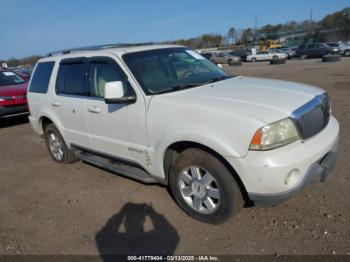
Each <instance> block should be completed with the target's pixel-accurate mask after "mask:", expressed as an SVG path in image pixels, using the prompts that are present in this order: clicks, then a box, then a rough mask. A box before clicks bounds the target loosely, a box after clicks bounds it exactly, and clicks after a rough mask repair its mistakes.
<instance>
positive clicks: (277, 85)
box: [154, 76, 325, 123]
mask: <svg viewBox="0 0 350 262" xmlns="http://www.w3.org/2000/svg"><path fill="white" fill-rule="evenodd" d="M324 92H325V91H324V90H322V89H320V88H317V87H314V86H310V85H306V84H300V83H295V82H289V81H281V80H272V79H263V78H253V77H242V76H238V77H234V78H230V79H227V80H223V81H219V82H216V83H213V84H208V85H204V86H199V87H196V88H192V89H187V90H182V91H178V92H173V93H169V94H164V95H159V96H156V97H155V98H154V100H155V101H154V102H156V100H158V99H159V100H163V99H171V100H172V101H173V102H174V100H177V103H178V104H180V105H181V110H187V109H188V110H190V107H191V106H196V107H199V106H200V107H202V108H203V112H205V110H206V109H207V110H210V109H215V110H225V111H231V112H232V113H233V114H238V115H240V116H246V117H252V118H255V119H258V120H261V121H263V122H265V123H271V122H274V121H277V120H280V119H283V118H286V117H289V116H290V115H291V113H292V112H293V111H295V110H296V109H297V108H299V107H300V106H302V105H304V104H306V103H307V102H308V101H310V100H311V99H313V98H314V97H315V96H316V95H319V94H322V93H324Z"/></svg>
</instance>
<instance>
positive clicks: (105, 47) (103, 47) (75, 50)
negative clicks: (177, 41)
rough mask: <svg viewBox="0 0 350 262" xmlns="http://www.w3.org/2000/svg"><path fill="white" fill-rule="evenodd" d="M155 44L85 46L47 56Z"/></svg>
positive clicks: (151, 43)
mask: <svg viewBox="0 0 350 262" xmlns="http://www.w3.org/2000/svg"><path fill="white" fill-rule="evenodd" d="M153 44H154V42H147V43H119V44H104V45H92V46H83V47H75V48H68V49H63V50H59V51H54V52H50V53H48V54H47V55H46V56H54V55H66V54H70V53H72V52H79V51H89V50H90V51H96V50H102V49H109V48H117V47H132V46H143V45H153Z"/></svg>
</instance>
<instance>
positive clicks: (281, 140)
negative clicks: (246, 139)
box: [249, 118, 299, 150]
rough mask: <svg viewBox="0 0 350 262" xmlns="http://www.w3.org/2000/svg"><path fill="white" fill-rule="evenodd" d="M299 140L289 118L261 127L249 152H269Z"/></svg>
mask: <svg viewBox="0 0 350 262" xmlns="http://www.w3.org/2000/svg"><path fill="white" fill-rule="evenodd" d="M298 139H299V134H298V131H297V129H296V127H295V125H294V123H293V121H292V120H291V119H290V118H286V119H283V120H280V121H277V122H274V123H272V124H268V125H266V126H263V127H262V128H260V129H259V130H258V131H256V133H255V135H254V136H253V139H252V142H251V143H250V147H249V149H250V150H270V149H274V148H277V147H281V146H284V145H287V144H290V143H292V142H294V141H296V140H298Z"/></svg>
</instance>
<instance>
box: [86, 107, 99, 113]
mask: <svg viewBox="0 0 350 262" xmlns="http://www.w3.org/2000/svg"><path fill="white" fill-rule="evenodd" d="M88 110H89V112H91V113H100V112H101V109H100V108H99V107H97V106H88Z"/></svg>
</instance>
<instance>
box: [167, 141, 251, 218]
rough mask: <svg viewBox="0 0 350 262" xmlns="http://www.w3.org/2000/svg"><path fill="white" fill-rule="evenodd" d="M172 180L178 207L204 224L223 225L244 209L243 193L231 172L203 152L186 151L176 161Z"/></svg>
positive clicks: (171, 176)
mask: <svg viewBox="0 0 350 262" xmlns="http://www.w3.org/2000/svg"><path fill="white" fill-rule="evenodd" d="M169 180H170V188H171V191H172V194H173V196H174V198H175V200H176V202H177V203H178V205H179V206H180V207H181V208H182V209H183V210H184V211H185V212H186V213H187V214H189V215H190V216H192V217H193V218H195V219H198V220H201V221H203V222H206V223H212V224H219V223H222V222H223V221H225V220H226V219H228V218H229V217H230V216H232V215H233V214H235V213H236V212H238V210H240V209H241V208H242V207H243V203H244V201H243V197H242V194H241V191H240V189H239V186H238V184H237V182H236V181H235V179H234V177H233V175H232V174H231V172H230V171H229V170H228V169H227V168H226V167H225V165H224V164H223V163H222V162H221V161H220V160H219V159H218V158H216V157H215V156H213V155H212V154H210V153H208V152H206V151H203V150H201V149H196V148H191V149H186V150H185V151H183V152H182V153H181V154H180V155H179V156H178V157H177V158H176V160H175V163H174V165H173V167H172V169H171V173H170V177H169Z"/></svg>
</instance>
